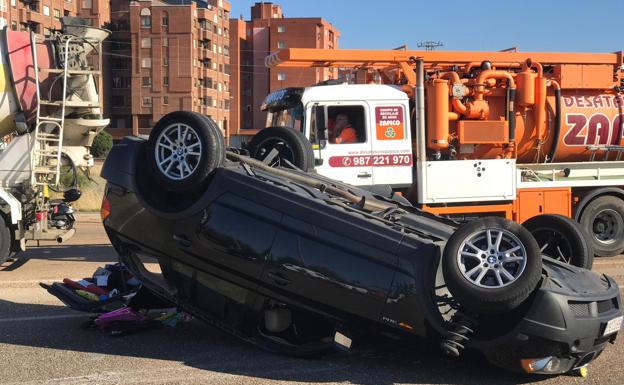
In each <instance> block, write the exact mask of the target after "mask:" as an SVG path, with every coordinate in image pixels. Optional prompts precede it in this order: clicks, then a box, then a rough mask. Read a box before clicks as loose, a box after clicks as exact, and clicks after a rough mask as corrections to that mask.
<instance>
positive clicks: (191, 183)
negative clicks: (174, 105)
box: [147, 111, 225, 192]
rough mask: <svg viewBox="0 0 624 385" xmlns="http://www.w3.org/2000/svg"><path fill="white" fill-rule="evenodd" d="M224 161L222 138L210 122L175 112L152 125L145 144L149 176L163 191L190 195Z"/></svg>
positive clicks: (212, 122)
mask: <svg viewBox="0 0 624 385" xmlns="http://www.w3.org/2000/svg"><path fill="white" fill-rule="evenodd" d="M224 159H225V144H224V141H223V135H222V134H221V132H220V129H219V127H218V126H217V125H216V123H215V122H214V121H212V120H211V119H209V118H207V117H203V116H201V115H200V114H197V113H194V112H187V111H176V112H172V113H170V114H167V115H165V116H164V117H163V118H162V119H160V120H159V121H158V123H156V125H155V126H154V129H152V132H151V133H150V137H149V140H148V141H147V163H148V167H149V170H150V173H151V175H152V176H154V178H155V179H156V181H157V182H158V183H159V184H160V185H161V186H162V187H164V188H165V189H167V190H169V191H173V192H183V191H184V192H190V191H194V190H196V189H199V188H201V187H202V185H203V182H204V181H206V179H207V178H208V176H209V175H210V174H211V173H212V172H213V171H214V170H215V169H216V168H217V167H219V166H220V165H221V164H223V162H224Z"/></svg>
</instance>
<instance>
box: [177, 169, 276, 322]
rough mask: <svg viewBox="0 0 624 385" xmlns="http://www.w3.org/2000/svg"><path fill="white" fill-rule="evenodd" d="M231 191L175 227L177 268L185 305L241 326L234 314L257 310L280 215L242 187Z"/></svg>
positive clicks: (231, 187)
mask: <svg viewBox="0 0 624 385" xmlns="http://www.w3.org/2000/svg"><path fill="white" fill-rule="evenodd" d="M218 182H220V181H213V183H215V184H216V183H218ZM223 183H225V182H223ZM227 190H228V191H227V192H225V193H223V194H221V195H220V196H218V197H217V198H216V199H214V200H212V201H211V202H210V204H208V205H207V206H206V207H205V208H204V210H203V211H201V212H200V213H198V214H197V215H195V216H193V217H192V218H189V219H186V220H184V221H179V222H178V223H177V224H176V225H175V227H174V228H172V234H173V238H174V241H175V242H176V243H177V246H178V250H177V252H176V260H175V261H174V262H173V264H172V265H173V267H172V269H173V270H175V272H176V274H177V275H178V282H179V283H178V285H177V286H178V287H177V288H178V291H179V295H180V296H181V297H183V298H181V300H182V301H184V302H187V303H190V304H191V305H192V306H193V307H195V308H199V309H202V310H203V311H205V312H208V313H210V314H212V315H213V316H217V317H218V318H219V319H222V320H225V319H227V317H228V316H230V317H233V319H232V321H233V322H235V321H236V322H238V321H240V319H241V317H238V316H235V315H233V313H236V314H240V313H241V312H243V311H245V309H248V308H250V307H251V306H252V305H251V304H252V303H253V301H254V298H255V293H256V290H257V287H258V284H259V282H260V277H261V274H262V270H263V268H264V265H265V263H266V260H267V257H268V255H269V252H270V249H271V245H272V242H273V239H274V238H275V233H276V231H277V228H276V225H277V224H278V223H279V222H280V220H281V213H279V212H277V211H275V210H272V209H270V208H268V207H266V206H264V205H263V204H262V203H258V202H262V199H258V200H255V199H254V200H251V199H247V197H245V196H244V194H245V189H244V188H243V187H241V188H240V189H237V188H236V185H231V186H229V187H228V188H227Z"/></svg>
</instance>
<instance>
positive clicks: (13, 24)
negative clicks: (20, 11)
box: [11, 21, 17, 31]
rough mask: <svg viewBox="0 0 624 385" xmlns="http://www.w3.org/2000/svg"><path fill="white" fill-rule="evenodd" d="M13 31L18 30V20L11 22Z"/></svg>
mask: <svg viewBox="0 0 624 385" xmlns="http://www.w3.org/2000/svg"><path fill="white" fill-rule="evenodd" d="M11 31H17V22H15V21H12V22H11Z"/></svg>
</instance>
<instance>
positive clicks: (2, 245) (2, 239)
mask: <svg viewBox="0 0 624 385" xmlns="http://www.w3.org/2000/svg"><path fill="white" fill-rule="evenodd" d="M15 254H17V253H12V252H11V232H10V231H9V228H8V226H7V225H6V222H5V221H4V218H3V217H2V216H0V264H2V263H4V262H6V261H7V260H8V259H9V258H10V257H11V256H13V255H15Z"/></svg>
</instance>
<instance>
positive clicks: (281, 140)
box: [247, 127, 314, 172]
mask: <svg viewBox="0 0 624 385" xmlns="http://www.w3.org/2000/svg"><path fill="white" fill-rule="evenodd" d="M247 148H248V150H249V154H250V155H251V157H252V158H255V159H258V160H264V159H265V157H266V156H267V155H268V154H269V153H270V151H271V150H272V149H273V148H275V149H277V150H278V151H279V155H278V156H277V157H276V158H275V159H274V160H273V161H272V162H271V163H269V164H271V165H273V166H275V167H280V166H282V167H288V162H290V163H292V164H293V165H294V166H296V167H297V168H299V169H301V170H303V171H306V172H307V171H312V170H314V152H313V151H312V145H311V144H310V142H309V141H308V139H307V138H306V137H305V136H304V135H303V134H302V133H301V132H300V131H299V130H295V129H294V128H289V127H268V128H264V129H262V130H260V131H259V132H258V133H257V134H256V135H254V137H253V138H251V141H250V142H249V145H248V147H247Z"/></svg>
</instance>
